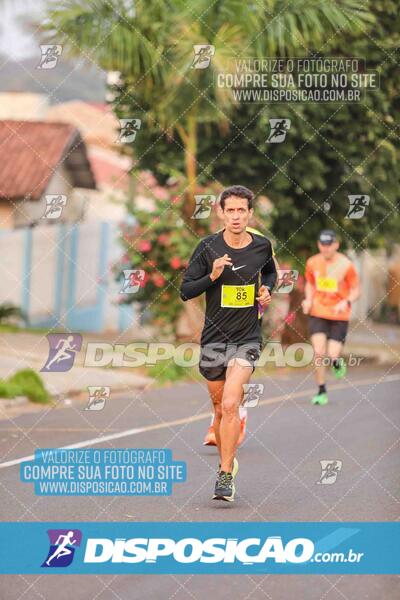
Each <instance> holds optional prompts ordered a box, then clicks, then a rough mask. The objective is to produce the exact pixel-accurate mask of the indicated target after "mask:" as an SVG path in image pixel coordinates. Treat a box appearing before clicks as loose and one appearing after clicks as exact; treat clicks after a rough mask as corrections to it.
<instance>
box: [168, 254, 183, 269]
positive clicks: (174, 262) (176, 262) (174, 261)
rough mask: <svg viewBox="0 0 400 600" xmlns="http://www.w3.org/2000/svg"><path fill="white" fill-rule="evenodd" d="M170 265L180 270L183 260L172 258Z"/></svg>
mask: <svg viewBox="0 0 400 600" xmlns="http://www.w3.org/2000/svg"><path fill="white" fill-rule="evenodd" d="M169 264H170V265H171V267H172V268H173V269H179V267H180V266H181V264H182V263H181V259H180V258H179V256H173V257H172V258H171V260H170V261H169Z"/></svg>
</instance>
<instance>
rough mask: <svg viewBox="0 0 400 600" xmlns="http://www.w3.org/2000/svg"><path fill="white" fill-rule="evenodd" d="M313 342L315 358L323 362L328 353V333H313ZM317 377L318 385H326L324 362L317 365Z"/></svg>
mask: <svg viewBox="0 0 400 600" xmlns="http://www.w3.org/2000/svg"><path fill="white" fill-rule="evenodd" d="M311 343H312V347H313V350H314V360H317V361H318V362H322V360H323V359H324V358H325V355H326V334H325V333H313V335H312V336H311ZM315 379H316V380H317V383H318V385H324V383H325V367H324V366H323V365H322V364H320V365H319V366H316V367H315Z"/></svg>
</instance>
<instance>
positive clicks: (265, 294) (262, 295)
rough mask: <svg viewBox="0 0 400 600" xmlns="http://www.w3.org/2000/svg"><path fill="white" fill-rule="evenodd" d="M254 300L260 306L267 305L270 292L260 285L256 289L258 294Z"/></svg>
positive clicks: (269, 300)
mask: <svg viewBox="0 0 400 600" xmlns="http://www.w3.org/2000/svg"><path fill="white" fill-rule="evenodd" d="M256 300H257V301H258V302H259V303H260V304H261V306H263V307H264V306H267V304H269V303H270V302H271V294H270V293H269V289H268V288H267V287H266V286H265V285H262V286H261V287H260V289H259V290H258V296H257V297H256Z"/></svg>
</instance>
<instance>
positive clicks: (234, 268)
mask: <svg viewBox="0 0 400 600" xmlns="http://www.w3.org/2000/svg"><path fill="white" fill-rule="evenodd" d="M245 266H246V265H242V266H241V267H232V271H237V270H238V269H243V267H245Z"/></svg>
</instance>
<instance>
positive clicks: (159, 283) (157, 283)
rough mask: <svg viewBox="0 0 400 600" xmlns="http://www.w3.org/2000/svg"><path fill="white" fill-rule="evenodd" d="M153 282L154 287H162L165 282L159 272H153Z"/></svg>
mask: <svg viewBox="0 0 400 600" xmlns="http://www.w3.org/2000/svg"><path fill="white" fill-rule="evenodd" d="M152 280H153V283H154V285H155V286H156V287H163V285H164V284H165V279H164V277H163V276H162V275H160V274H159V273H155V274H154V275H153V277H152Z"/></svg>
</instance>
